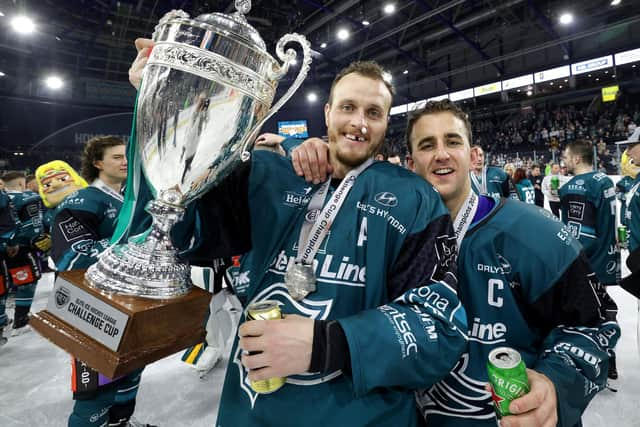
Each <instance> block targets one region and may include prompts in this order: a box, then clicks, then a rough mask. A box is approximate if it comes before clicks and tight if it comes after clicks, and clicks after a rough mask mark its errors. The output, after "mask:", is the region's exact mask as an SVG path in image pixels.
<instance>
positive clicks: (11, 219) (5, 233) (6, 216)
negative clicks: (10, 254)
mask: <svg viewBox="0 0 640 427" xmlns="http://www.w3.org/2000/svg"><path fill="white" fill-rule="evenodd" d="M16 226H17V224H16V219H15V215H14V213H13V209H11V204H10V202H9V196H8V195H7V193H6V191H1V190H0V256H1V255H2V254H3V253H4V252H5V251H6V250H7V245H10V242H11V241H12V240H13V237H14V236H15V233H16Z"/></svg>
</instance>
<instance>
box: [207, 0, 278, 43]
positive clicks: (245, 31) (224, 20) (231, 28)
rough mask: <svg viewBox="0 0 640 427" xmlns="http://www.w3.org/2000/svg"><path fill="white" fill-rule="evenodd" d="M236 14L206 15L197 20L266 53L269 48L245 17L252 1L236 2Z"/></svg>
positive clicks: (238, 0) (237, 0)
mask: <svg viewBox="0 0 640 427" xmlns="http://www.w3.org/2000/svg"><path fill="white" fill-rule="evenodd" d="M235 6H236V12H235V13H233V14H231V15H226V14H224V13H217V12H214V13H206V14H203V15H199V16H198V17H197V18H196V19H195V20H196V21H199V22H202V23H205V24H209V25H211V26H213V27H215V28H216V29H217V30H218V31H226V32H228V33H229V34H230V35H232V36H233V37H236V38H239V39H240V40H242V41H243V42H245V43H247V44H248V45H249V46H251V47H255V48H258V49H259V50H261V51H266V50H267V47H266V45H265V43H264V40H262V37H260V34H259V33H258V31H257V30H256V29H255V28H253V27H252V26H251V24H249V23H248V22H247V18H245V15H246V14H247V13H249V11H250V10H251V0H236V2H235Z"/></svg>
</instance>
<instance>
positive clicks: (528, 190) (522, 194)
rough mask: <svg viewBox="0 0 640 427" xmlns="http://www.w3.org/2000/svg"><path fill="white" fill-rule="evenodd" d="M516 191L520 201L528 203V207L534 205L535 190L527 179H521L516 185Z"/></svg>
mask: <svg viewBox="0 0 640 427" xmlns="http://www.w3.org/2000/svg"><path fill="white" fill-rule="evenodd" d="M516 189H517V190H518V198H519V199H520V201H523V202H525V203H528V204H530V205H535V204H536V190H535V188H533V184H532V183H531V181H529V180H528V179H526V178H525V179H522V180H520V182H518V183H517V184H516Z"/></svg>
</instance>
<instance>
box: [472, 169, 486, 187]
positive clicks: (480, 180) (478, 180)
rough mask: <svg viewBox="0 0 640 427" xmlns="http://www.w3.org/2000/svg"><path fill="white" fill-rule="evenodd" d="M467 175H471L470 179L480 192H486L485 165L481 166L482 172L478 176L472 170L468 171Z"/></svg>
mask: <svg viewBox="0 0 640 427" xmlns="http://www.w3.org/2000/svg"><path fill="white" fill-rule="evenodd" d="M469 175H471V180H472V181H473V183H474V184H475V186H476V188H477V189H478V191H479V192H480V194H487V167H486V166H485V167H483V168H482V173H481V174H480V176H479V177H478V175H476V173H475V172H473V171H469Z"/></svg>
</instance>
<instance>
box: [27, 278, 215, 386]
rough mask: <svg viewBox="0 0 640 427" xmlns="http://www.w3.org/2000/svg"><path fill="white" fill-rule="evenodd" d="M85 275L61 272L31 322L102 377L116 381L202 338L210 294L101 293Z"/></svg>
mask: <svg viewBox="0 0 640 427" xmlns="http://www.w3.org/2000/svg"><path fill="white" fill-rule="evenodd" d="M84 273H85V270H73V271H66V272H62V273H60V275H59V276H58V278H57V279H56V281H55V284H54V287H53V291H52V292H51V295H50V297H49V301H48V303H47V308H46V309H45V310H42V311H40V312H38V313H36V314H33V315H31V319H30V320H29V324H30V325H31V327H32V328H33V329H35V330H36V331H38V333H40V334H41V335H42V336H44V337H45V338H47V339H48V340H50V341H51V342H53V343H54V344H55V345H57V346H58V347H61V348H62V349H64V350H65V351H67V352H68V353H70V354H71V355H72V356H74V357H75V358H76V359H79V360H81V361H83V362H85V363H86V364H87V365H88V366H90V367H91V368H93V369H95V370H96V371H98V372H100V373H101V374H103V375H105V376H107V377H109V378H116V377H119V376H121V375H124V374H127V373H129V372H131V371H133V370H135V369H138V368H141V367H143V366H145V365H147V364H149V363H151V362H155V361H156V360H159V359H162V358H163V357H166V356H168V355H170V354H173V353H175V352H177V351H180V350H182V349H184V348H187V347H189V346H191V345H194V344H197V343H198V342H202V341H203V340H204V337H205V329H204V323H205V316H206V313H207V309H208V307H209V301H210V300H211V294H210V293H208V292H206V291H204V290H203V289H200V288H198V287H197V286H193V287H192V288H191V290H190V291H189V292H188V293H187V294H186V295H184V296H182V297H177V298H171V299H163V300H156V299H148V298H141V297H134V296H129V295H120V294H111V293H103V292H100V291H99V290H97V289H95V288H92V287H91V286H89V285H88V284H87V283H86V281H85V279H84Z"/></svg>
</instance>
